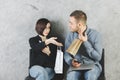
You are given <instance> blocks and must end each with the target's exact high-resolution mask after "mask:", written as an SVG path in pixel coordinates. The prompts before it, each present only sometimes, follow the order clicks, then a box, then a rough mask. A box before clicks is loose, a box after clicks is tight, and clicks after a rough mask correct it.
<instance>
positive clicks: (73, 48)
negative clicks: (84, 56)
mask: <svg viewBox="0 0 120 80" xmlns="http://www.w3.org/2000/svg"><path fill="white" fill-rule="evenodd" d="M81 44H82V41H81V40H80V39H74V40H73V42H72V43H71V45H70V46H69V47H68V49H67V50H66V52H68V53H70V54H71V55H72V56H75V55H76V54H77V52H78V50H79V48H80V46H81Z"/></svg>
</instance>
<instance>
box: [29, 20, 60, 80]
mask: <svg viewBox="0 0 120 80" xmlns="http://www.w3.org/2000/svg"><path fill="white" fill-rule="evenodd" d="M35 30H36V32H37V34H38V35H37V36H35V37H32V38H30V39H29V43H30V47H31V49H32V51H33V54H34V55H33V56H32V57H33V59H34V62H33V64H32V65H31V66H30V69H29V73H30V76H31V77H33V78H35V79H36V80H50V79H52V78H53V76H54V69H53V68H54V65H55V58H56V52H57V46H62V43H59V42H57V41H56V39H57V37H51V38H48V35H49V33H50V30H51V23H50V21H49V20H47V19H45V18H42V19H39V20H38V21H37V23H36V27H35Z"/></svg>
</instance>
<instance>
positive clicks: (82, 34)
mask: <svg viewBox="0 0 120 80" xmlns="http://www.w3.org/2000/svg"><path fill="white" fill-rule="evenodd" d="M85 30H86V27H85V26H81V27H80V28H79V31H78V34H79V39H80V40H81V41H83V42H84V41H87V39H88V38H87V34H86V33H85V32H84V31H85Z"/></svg>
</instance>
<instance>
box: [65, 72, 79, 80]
mask: <svg viewBox="0 0 120 80" xmlns="http://www.w3.org/2000/svg"><path fill="white" fill-rule="evenodd" d="M80 74H81V73H80V72H79V71H70V72H67V80H79V77H80Z"/></svg>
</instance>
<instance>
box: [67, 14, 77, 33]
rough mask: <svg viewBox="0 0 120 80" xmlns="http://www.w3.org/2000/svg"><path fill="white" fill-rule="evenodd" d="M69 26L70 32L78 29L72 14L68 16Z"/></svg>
mask: <svg viewBox="0 0 120 80" xmlns="http://www.w3.org/2000/svg"><path fill="white" fill-rule="evenodd" d="M69 27H70V31H71V32H77V31H78V29H79V28H78V24H77V21H76V19H75V18H74V17H73V16H70V19H69Z"/></svg>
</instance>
